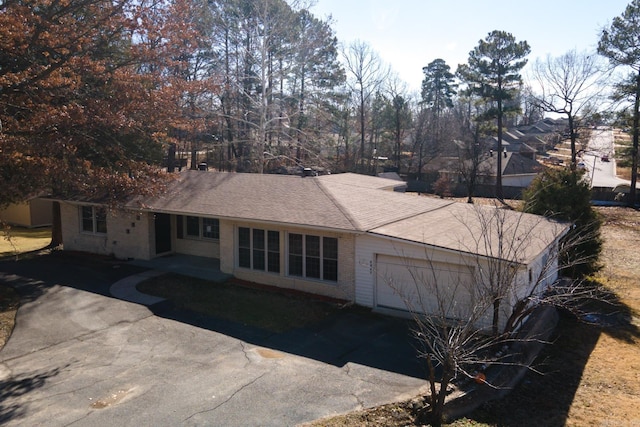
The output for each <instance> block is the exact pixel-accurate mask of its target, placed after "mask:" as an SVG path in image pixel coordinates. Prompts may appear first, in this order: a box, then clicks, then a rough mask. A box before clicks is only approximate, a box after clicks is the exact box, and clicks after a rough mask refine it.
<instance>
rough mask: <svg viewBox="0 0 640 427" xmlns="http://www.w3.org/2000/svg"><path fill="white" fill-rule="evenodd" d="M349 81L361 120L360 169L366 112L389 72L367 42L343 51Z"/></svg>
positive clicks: (363, 161) (363, 154)
mask: <svg viewBox="0 0 640 427" xmlns="http://www.w3.org/2000/svg"><path fill="white" fill-rule="evenodd" d="M343 57H344V60H345V67H346V71H347V83H348V85H349V88H350V90H351V91H352V92H353V94H354V97H355V101H356V105H357V107H356V108H357V110H358V116H359V121H360V153H359V163H360V170H364V168H365V153H366V150H365V140H366V112H367V108H368V105H369V103H370V101H371V97H372V95H373V94H374V93H375V92H376V91H377V90H378V89H379V88H380V85H381V84H382V82H383V81H384V80H385V79H386V77H387V76H388V74H389V69H388V67H387V66H385V65H384V64H383V62H382V60H381V59H380V57H379V56H378V54H377V53H376V52H375V51H374V50H373V49H372V48H371V46H369V45H368V44H367V43H365V42H362V41H359V40H356V41H354V42H353V43H351V44H350V45H349V47H348V48H346V49H345V50H344V51H343Z"/></svg>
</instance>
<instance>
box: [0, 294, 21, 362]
mask: <svg viewBox="0 0 640 427" xmlns="http://www.w3.org/2000/svg"><path fill="white" fill-rule="evenodd" d="M19 305H20V297H19V296H18V293H17V292H16V291H15V290H14V289H13V288H12V287H10V286H7V285H1V284H0V350H1V349H2V347H4V345H5V343H6V342H7V340H8V339H9V337H10V336H11V332H12V331H13V326H14V324H15V319H16V312H17V311H18V306H19Z"/></svg>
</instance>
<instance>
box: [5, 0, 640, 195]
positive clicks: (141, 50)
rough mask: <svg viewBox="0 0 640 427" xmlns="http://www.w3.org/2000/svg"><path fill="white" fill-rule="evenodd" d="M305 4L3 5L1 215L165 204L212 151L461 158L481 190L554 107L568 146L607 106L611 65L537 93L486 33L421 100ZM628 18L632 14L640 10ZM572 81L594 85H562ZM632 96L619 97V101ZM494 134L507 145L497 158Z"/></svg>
mask: <svg viewBox="0 0 640 427" xmlns="http://www.w3.org/2000/svg"><path fill="white" fill-rule="evenodd" d="M309 7H310V6H309V4H306V3H299V2H291V1H290V2H286V1H284V0H259V1H255V0H211V1H203V0H171V1H163V2H157V1H153V0H136V1H133V0H116V1H109V2H105V1H102V0H1V1H0V50H1V52H2V55H1V56H0V125H1V128H0V144H2V147H1V149H2V152H1V155H0V163H1V165H0V166H1V167H2V172H0V185H1V187H2V188H3V190H2V197H0V202H1V203H8V202H12V201H16V200H20V199H23V198H24V197H26V196H28V195H31V194H33V193H35V192H37V191H40V190H43V189H46V190H47V191H53V193H55V194H58V195H62V196H64V195H65V194H67V193H72V192H79V191H80V192H83V193H89V194H88V195H90V196H93V197H94V198H95V197H96V195H100V196H102V197H105V198H110V199H117V198H118V197H120V196H122V195H124V194H129V193H131V192H132V191H133V192H137V191H154V190H155V189H156V188H157V187H158V186H161V184H162V181H163V180H162V179H161V173H160V172H159V171H158V169H157V167H156V165H158V164H160V163H161V162H162V160H163V158H164V157H166V153H167V150H168V148H169V146H170V145H174V147H175V148H176V150H177V153H178V157H179V159H178V162H179V163H178V165H179V166H184V165H185V164H186V159H189V160H190V164H191V167H195V166H196V164H197V162H198V161H199V160H201V159H202V153H203V152H206V153H207V154H206V160H207V161H208V162H209V165H210V166H213V167H216V168H218V169H221V170H235V171H245V172H274V171H284V168H290V167H300V166H311V167H324V168H328V169H331V170H332V171H358V172H362V173H373V172H375V171H376V170H379V169H380V168H381V167H382V166H385V167H388V168H395V169H396V170H398V171H400V172H402V173H406V174H409V175H410V176H412V177H415V178H418V179H420V178H422V174H423V170H424V166H425V165H426V164H428V163H429V162H430V161H432V160H433V159H435V158H437V157H438V156H442V155H449V154H451V155H455V156H458V157H459V158H461V159H463V160H464V161H463V162H461V171H460V173H461V175H462V176H464V177H465V180H466V182H467V184H468V185H469V187H470V190H472V188H473V186H474V185H475V183H474V180H475V176H476V175H477V167H478V164H479V163H480V160H481V157H482V155H484V154H486V153H487V152H488V150H489V149H496V150H498V151H499V150H500V149H501V135H502V132H503V130H504V128H505V127H509V126H512V125H515V124H520V123H525V124H526V123H531V122H534V121H536V120H538V119H539V118H541V117H542V115H543V113H544V112H545V111H553V112H556V113H561V114H564V115H565V116H567V117H568V118H569V122H570V123H571V125H572V127H573V128H572V129H571V130H570V135H571V138H572V142H574V140H573V138H574V137H575V136H576V135H577V134H578V132H577V129H578V128H579V127H580V126H584V124H585V123H586V122H587V119H588V117H589V115H588V114H587V111H591V110H592V109H593V108H592V107H593V106H594V105H597V99H596V98H595V97H592V96H591V95H592V94H594V93H597V94H600V93H602V92H601V90H600V89H599V85H600V83H601V81H600V80H598V76H600V75H601V72H602V69H601V68H600V64H596V63H595V62H593V64H592V65H591V67H590V68H589V67H586V68H585V66H584V61H585V59H584V58H589V55H587V54H586V53H585V54H581V53H577V52H569V53H567V55H565V56H563V57H562V58H547V59H546V61H545V60H539V61H537V62H536V64H535V65H536V66H535V67H534V71H535V73H534V76H535V77H536V78H537V80H538V81H537V84H536V85H534V86H535V88H532V87H530V85H528V84H527V81H525V80H523V78H522V76H521V71H522V69H523V67H524V65H525V64H526V61H527V55H528V54H529V51H530V47H529V45H528V44H527V42H526V41H517V40H516V38H515V37H514V36H513V35H511V34H509V33H506V32H503V31H492V32H491V33H489V34H488V35H487V37H486V38H485V39H482V40H480V41H479V44H478V46H476V47H475V48H473V50H471V52H470V54H469V60H468V62H467V63H466V64H462V65H460V66H458V68H457V70H455V71H454V70H452V69H451V68H450V66H449V65H448V64H446V63H445V62H444V61H443V60H441V59H435V60H434V61H432V62H430V63H429V64H428V65H427V66H425V67H424V69H423V71H424V80H423V85H422V90H421V93H420V94H419V95H414V94H412V93H410V91H409V90H408V89H407V86H406V85H405V84H404V83H403V82H402V81H401V80H400V79H399V78H398V77H397V76H396V75H395V74H393V72H392V71H391V70H390V68H389V66H388V65H387V64H385V63H384V62H383V61H382V60H381V58H380V57H379V56H378V55H377V53H376V52H375V51H374V50H373V49H372V48H371V47H370V46H369V45H367V44H366V43H364V42H361V41H356V42H353V43H352V44H350V45H340V44H339V42H338V40H337V38H336V37H335V34H334V31H333V29H332V27H331V21H330V19H324V18H318V17H316V16H314V15H313V13H312V12H310V9H309ZM629 8H631V10H630V11H629V10H628V11H627V12H626V13H627V14H631V16H636V15H637V13H638V12H637V9H638V1H634V2H632V3H631V4H630V6H629ZM634 8H635V9H634ZM620 19H621V24H620V23H619V24H620V25H618V26H617V27H615V29H614V26H615V22H617V21H614V26H612V28H611V30H610V31H608V32H605V33H604V34H603V36H602V40H601V46H600V51H601V53H603V54H604V55H605V56H606V57H609V58H612V59H611V60H612V63H614V65H619V64H622V65H625V66H627V67H631V68H633V67H634V64H635V66H637V64H636V62H637V61H635V62H633V58H635V57H637V56H640V54H639V53H638V52H636V51H635V50H634V49H636V50H637V48H635V47H633V46H617V45H616V44H615V43H616V41H615V40H618V41H619V39H620V37H619V38H618V39H615V40H614V39H613V36H614V35H615V34H616V33H621V32H631V33H633V32H634V31H635V33H637V31H638V30H637V27H633V26H629V25H630V24H628V22H631V21H632V18H629V17H627V16H626V15H625V17H621V18H620ZM634 19H635V18H634ZM621 25H622V27H621ZM624 25H627V27H625V26H624ZM634 28H635V29H634ZM635 33H633V34H635ZM618 44H619V43H618ZM616 49H617V50H616ZM616 52H617V54H616ZM634 52H635V56H634ZM623 54H626V55H627V56H629V58H626V57H625V58H622V56H623ZM630 58H631V59H630ZM561 60H562V61H561ZM567 61H569V62H567ZM559 64H560V65H559ZM580 67H582V68H580ZM563 73H564V74H563ZM567 73H569V74H570V75H573V76H574V77H575V79H576V81H577V82H578V83H584V82H585V81H590V82H592V84H590V85H586V84H577V86H569V87H566V86H564V87H563V86H562V85H560V86H559V87H558V86H557V85H555V86H554V82H557V81H566V79H563V77H564V76H565V75H566V74H567ZM532 80H535V79H532ZM635 83H637V82H636V81H631V82H630V84H629V85H627V86H624V85H620V87H619V88H618V89H619V92H620V93H621V94H622V95H620V98H621V99H622V98H625V97H624V94H633V93H634V92H633V91H632V90H631V89H630V86H634V84H635ZM596 86H598V89H597V90H596V89H595V88H596ZM636 86H640V85H636ZM587 95H589V96H587ZM559 102H560V104H561V105H560V104H558V103H559ZM563 103H564V104H563ZM587 106H588V107H589V108H587ZM637 110H638V108H635V110H634V111H635V112H636V116H637ZM631 116H633V114H631ZM634 129H637V126H635V127H634ZM491 136H497V139H498V145H497V146H491V147H489V146H488V145H487V144H489V142H487V141H489V137H491ZM636 139H637V138H636ZM572 151H573V159H572V163H574V164H575V152H576V149H575V147H574V148H573V150H572ZM636 151H637V149H636ZM498 170H500V168H498ZM500 182H501V180H500V179H498V183H500ZM498 185H499V184H498ZM496 195H497V196H498V197H499V198H500V197H501V196H502V193H501V188H496Z"/></svg>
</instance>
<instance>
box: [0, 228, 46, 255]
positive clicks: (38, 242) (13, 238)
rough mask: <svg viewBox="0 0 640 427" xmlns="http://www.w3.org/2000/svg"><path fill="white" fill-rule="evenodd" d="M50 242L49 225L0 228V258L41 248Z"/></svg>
mask: <svg viewBox="0 0 640 427" xmlns="http://www.w3.org/2000/svg"><path fill="white" fill-rule="evenodd" d="M49 243H51V227H43V228H23V227H7V228H3V229H0V258H1V257H5V256H15V255H18V254H21V253H25V252H31V251H36V250H38V249H42V248H44V247H46V246H47V245H48V244H49Z"/></svg>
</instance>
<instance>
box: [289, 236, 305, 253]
mask: <svg viewBox="0 0 640 427" xmlns="http://www.w3.org/2000/svg"><path fill="white" fill-rule="evenodd" d="M289 253H291V254H296V255H302V234H289Z"/></svg>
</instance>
